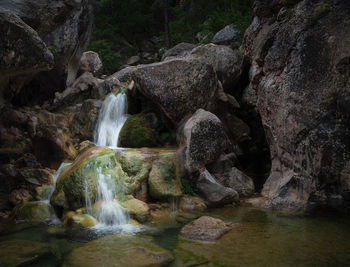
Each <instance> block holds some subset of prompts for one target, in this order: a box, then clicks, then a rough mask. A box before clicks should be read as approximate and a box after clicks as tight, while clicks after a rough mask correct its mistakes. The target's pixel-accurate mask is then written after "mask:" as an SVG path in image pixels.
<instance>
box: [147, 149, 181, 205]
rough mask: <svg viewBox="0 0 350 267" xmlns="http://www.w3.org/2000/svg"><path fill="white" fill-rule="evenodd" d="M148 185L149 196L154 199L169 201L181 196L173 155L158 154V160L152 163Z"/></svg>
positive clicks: (179, 180)
mask: <svg viewBox="0 0 350 267" xmlns="http://www.w3.org/2000/svg"><path fill="white" fill-rule="evenodd" d="M148 185H149V191H150V195H151V197H152V198H155V199H159V200H169V199H170V198H174V197H175V198H176V197H180V196H181V195H182V190H181V179H180V177H179V174H178V170H177V166H176V156H175V154H174V153H167V154H160V155H159V159H158V160H156V161H155V162H153V165H152V170H151V172H150V174H149V178H148Z"/></svg>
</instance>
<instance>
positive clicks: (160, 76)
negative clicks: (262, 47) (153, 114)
mask: <svg viewBox="0 0 350 267" xmlns="http://www.w3.org/2000/svg"><path fill="white" fill-rule="evenodd" d="M113 76H114V77H115V78H117V79H118V80H120V81H123V82H124V81H128V80H134V81H135V84H136V88H137V89H138V91H139V92H141V93H142V94H143V95H144V96H145V97H146V98H148V99H150V100H151V101H152V102H153V103H155V104H156V105H158V107H159V108H160V109H161V110H162V111H163V113H164V114H165V115H166V116H167V117H168V118H169V119H170V120H171V121H172V122H173V123H174V124H175V125H176V124H178V123H179V122H180V121H181V120H182V119H183V118H185V117H187V116H191V115H192V114H193V113H194V112H195V111H196V110H197V109H199V108H204V109H208V110H210V109H212V107H213V104H214V102H215V98H214V96H215V94H216V91H217V87H218V82H217V76H216V74H215V72H214V70H213V67H212V66H211V65H209V64H207V63H205V62H201V61H198V60H196V59H172V60H168V61H164V62H160V63H154V64H149V65H139V66H137V67H129V68H126V69H124V70H121V71H120V72H118V73H116V74H114V75H113Z"/></svg>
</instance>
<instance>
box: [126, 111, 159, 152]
mask: <svg viewBox="0 0 350 267" xmlns="http://www.w3.org/2000/svg"><path fill="white" fill-rule="evenodd" d="M157 144H158V142H157V135H156V134H155V131H154V130H153V129H152V127H151V123H150V121H149V120H148V119H147V114H144V113H140V114H136V115H131V116H130V117H129V118H128V119H127V121H126V122H125V124H124V126H123V128H122V129H121V131H120V134H119V146H121V147H130V148H135V147H155V146H157Z"/></svg>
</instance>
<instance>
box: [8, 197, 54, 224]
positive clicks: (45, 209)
mask: <svg viewBox="0 0 350 267" xmlns="http://www.w3.org/2000/svg"><path fill="white" fill-rule="evenodd" d="M13 212H14V215H15V218H16V219H17V220H24V221H27V222H40V221H44V220H46V219H48V218H49V217H50V215H51V206H50V205H49V204H47V203H45V202H41V201H28V202H24V203H23V204H21V205H19V206H16V207H15V208H14V211H13Z"/></svg>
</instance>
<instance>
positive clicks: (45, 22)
mask: <svg viewBox="0 0 350 267" xmlns="http://www.w3.org/2000/svg"><path fill="white" fill-rule="evenodd" d="M0 7H3V8H4V9H7V10H8V11H10V12H11V13H13V14H16V15H18V16H19V17H20V18H21V19H22V20H23V21H24V22H25V23H26V25H28V26H30V27H31V28H32V31H33V32H36V33H37V34H38V36H40V38H39V40H40V39H41V40H42V41H44V42H45V44H46V46H47V47H48V48H49V49H50V50H51V52H52V54H53V55H54V68H53V69H52V70H51V71H49V72H43V73H39V74H38V75H36V77H35V78H34V80H33V81H31V80H32V78H33V75H31V76H30V77H28V78H27V79H26V80H25V82H24V81H23V82H21V84H20V85H18V88H17V90H19V89H20V88H22V87H23V86H24V85H26V84H27V85H26V86H25V87H24V88H23V90H22V92H21V94H19V95H18V96H16V99H15V101H16V102H17V103H19V104H27V103H28V102H33V103H35V102H40V101H44V100H48V99H51V98H52V97H53V95H54V92H55V91H57V90H63V89H64V88H66V86H67V85H70V84H71V83H72V82H73V81H74V80H75V77H76V75H77V72H78V69H79V62H80V58H81V55H82V53H83V52H84V50H85V49H86V47H87V45H88V43H89V40H90V36H91V31H92V18H93V14H92V5H91V1H90V0H82V1H67V0H59V1H55V2H54V3H51V2H47V1H44V0H39V1H36V0H28V1H24V0H17V1H12V0H3V1H1V3H0ZM5 35H6V36H7V38H6V39H7V40H10V39H9V38H12V37H11V36H12V34H10V35H9V34H8V33H6V34H4V36H5ZM13 38H16V36H15V35H13ZM31 38H32V37H30V38H28V39H27V40H30V39H31ZM16 40H17V39H16ZM27 40H26V41H25V43H23V44H24V45H23V48H26V47H30V41H29V42H28V41H27ZM27 42H28V44H29V46H27ZM13 44H16V42H13ZM41 50H42V49H41ZM41 50H40V49H38V50H33V51H32V52H29V53H26V54H27V55H31V56H32V58H34V57H37V59H39V60H38V62H42V60H41V61H40V59H42V58H43V57H45V56H47V55H48V52H47V51H44V53H42V51H41ZM52 54H51V53H49V55H50V61H49V62H50V67H52ZM15 56H16V58H17V55H15ZM29 62H30V61H28V63H29ZM46 65H47V64H46ZM36 68H37V67H36ZM41 70H49V68H47V67H45V68H43V69H41ZM14 78H15V77H14ZM16 80H17V77H16ZM29 82H30V83H29ZM8 86H9V85H8V84H7V85H6V87H8ZM33 90H35V93H33V92H32V91H33Z"/></svg>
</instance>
